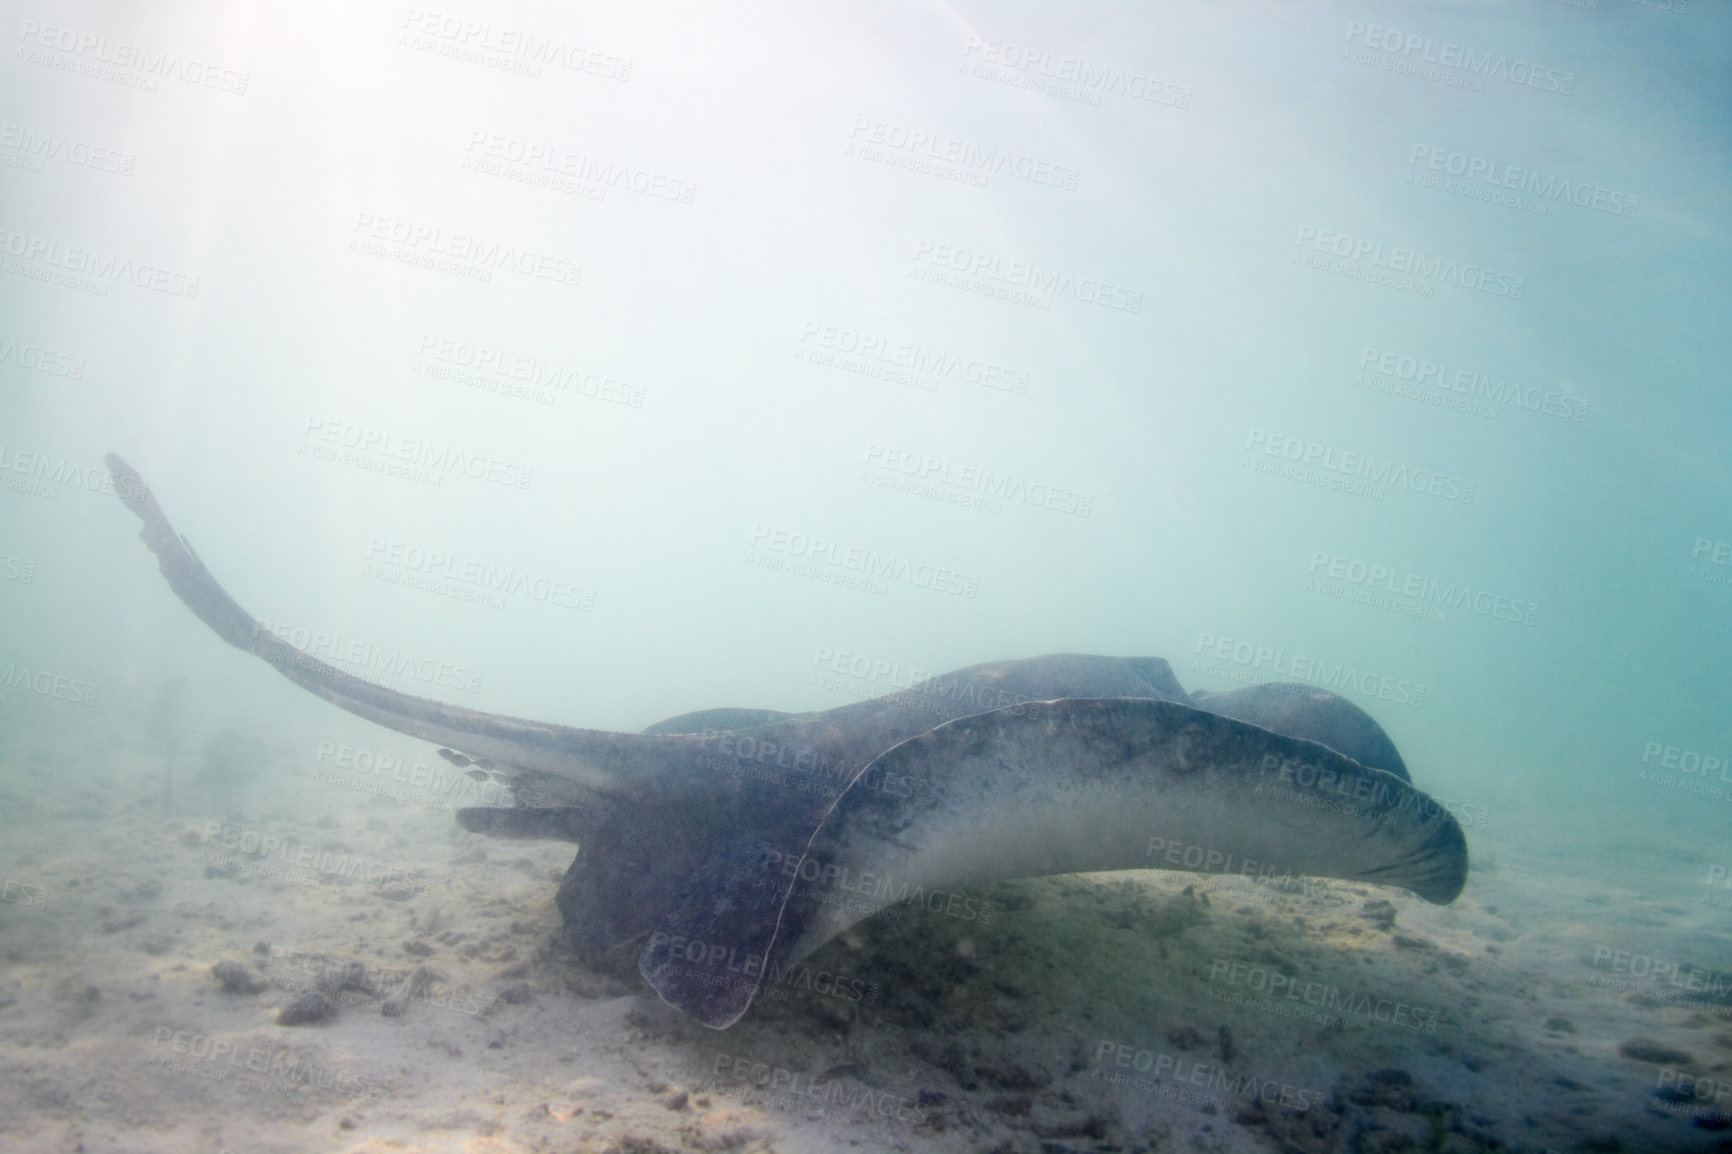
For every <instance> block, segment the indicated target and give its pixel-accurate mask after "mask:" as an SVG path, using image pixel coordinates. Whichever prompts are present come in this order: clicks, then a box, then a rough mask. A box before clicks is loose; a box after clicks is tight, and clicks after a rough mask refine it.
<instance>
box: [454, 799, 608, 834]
mask: <svg viewBox="0 0 1732 1154" xmlns="http://www.w3.org/2000/svg"><path fill="white" fill-rule="evenodd" d="M588 812H589V811H588V810H586V809H584V808H583V807H582V806H575V805H564V806H549V807H547V808H545V809H506V808H504V807H502V806H472V807H470V808H468V809H460V810H458V811H457V824H458V825H460V826H462V827H463V828H464V829H466V830H468V831H469V832H470V833H484V834H489V835H491V836H493V837H504V838H516V839H518V840H539V841H569V842H574V843H576V842H582V841H583V840H584V834H585V832H586V831H585V828H584V818H585V816H586V815H587V814H588Z"/></svg>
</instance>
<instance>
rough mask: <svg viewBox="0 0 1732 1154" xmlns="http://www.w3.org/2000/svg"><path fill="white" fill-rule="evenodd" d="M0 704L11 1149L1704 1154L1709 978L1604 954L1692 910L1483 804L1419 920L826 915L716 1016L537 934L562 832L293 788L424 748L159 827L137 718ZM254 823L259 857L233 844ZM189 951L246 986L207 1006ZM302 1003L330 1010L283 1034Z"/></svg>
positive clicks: (1153, 904)
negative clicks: (1481, 817)
mask: <svg viewBox="0 0 1732 1154" xmlns="http://www.w3.org/2000/svg"><path fill="white" fill-rule="evenodd" d="M319 708H323V707H322V706H319ZM5 709H6V715H5V724H6V730H5V733H6V736H5V738H4V741H3V742H0V890H3V891H4V897H5V900H4V901H0V1148H4V1149H6V1150H17V1151H89V1152H92V1154H94V1152H108V1151H171V1150H172V1151H187V1150H196V1151H244V1152H252V1151H260V1152H284V1154H286V1152H290V1151H355V1152H369V1154H371V1152H384V1151H470V1152H492V1151H499V1152H504V1151H520V1150H521V1151H531V1150H533V1151H543V1150H545V1151H620V1152H637V1154H643V1152H656V1151H663V1150H682V1151H683V1150H708V1151H804V1150H906V1151H924V1150H933V1151H963V1150H999V1151H1030V1152H1033V1151H1136V1150H1209V1151H1240V1150H1245V1151H1251V1150H1256V1151H1265V1150H1283V1151H1324V1150H1356V1151H1396V1150H1402V1151H1406V1150H1413V1151H1421V1150H1427V1151H1465V1150H1533V1151H1544V1150H1558V1151H1613V1150H1623V1151H1642V1150H1719V1149H1732V1129H1720V1128H1719V1127H1720V1126H1721V1125H1722V1122H1721V1120H1720V1119H1718V1118H1717V1117H1716V1116H1715V1115H1714V1114H1713V1113H1712V1112H1711V1110H1710V1109H1709V1108H1708V1106H1707V1105H1705V1104H1704V1101H1705V1100H1711V1099H1712V1098H1713V1097H1715V1095H1717V1094H1718V1095H1719V1096H1720V1102H1721V1104H1722V1106H1723V1107H1725V1108H1728V1109H1732V1091H1729V1090H1726V1089H1725V1084H1726V1083H1729V1082H1732V997H1729V996H1727V995H1726V994H1725V993H1720V994H1716V993H1714V991H1713V990H1712V989H1709V990H1704V991H1692V990H1690V989H1688V988H1687V987H1684V986H1679V985H1675V984H1673V983H1672V982H1670V981H1665V982H1661V983H1659V984H1655V983H1653V982H1646V983H1644V982H1641V981H1638V980H1636V979H1635V978H1634V977H1632V976H1631V975H1630V974H1629V973H1625V972H1622V971H1627V970H1630V969H1632V968H1634V969H1639V970H1642V971H1643V972H1644V973H1647V972H1648V971H1649V969H1650V967H1652V966H1653V965H1654V964H1655V963H1656V962H1657V963H1659V964H1660V965H1661V966H1662V967H1664V966H1665V965H1668V964H1672V965H1675V966H1676V967H1677V971H1678V972H1679V973H1681V974H1685V975H1694V976H1695V977H1696V978H1697V979H1699V978H1700V977H1701V973H1702V971H1705V970H1711V969H1712V968H1713V967H1714V966H1715V964H1716V961H1717V960H1719V961H1720V962H1723V961H1724V959H1727V958H1728V957H1732V950H1728V948H1727V945H1728V941H1729V938H1728V935H1726V933H1725V932H1724V929H1723V927H1724V926H1725V925H1726V923H1727V919H1728V911H1727V910H1726V909H1724V908H1721V907H1718V906H1716V905H1714V904H1712V901H1711V900H1709V899H1711V896H1712V895H1711V894H1709V893H1707V892H1702V893H1696V892H1693V891H1692V890H1691V889H1690V888H1689V887H1688V886H1687V885H1683V884H1680V885H1676V886H1674V887H1673V889H1672V890H1671V891H1666V890H1664V888H1663V887H1662V889H1661V891H1660V892H1675V894H1676V897H1674V898H1670V899H1661V900H1656V899H1655V898H1654V897H1652V896H1643V895H1651V894H1652V893H1653V892H1655V889H1654V887H1653V886H1647V885H1644V886H1641V887H1636V886H1634V885H1630V884H1621V883H1620V880H1619V879H1620V878H1621V877H1622V878H1628V877H1629V876H1631V875H1630V874H1629V873H1628V870H1627V869H1626V870H1625V872H1624V873H1622V874H1620V873H1618V872H1615V871H1606V872H1605V874H1604V876H1596V872H1595V870H1594V868H1593V861H1594V854H1593V853H1592V852H1590V851H1589V850H1586V849H1571V848H1570V847H1569V846H1568V845H1564V844H1563V843H1557V844H1556V845H1552V846H1551V848H1542V847H1543V846H1545V845H1547V844H1548V843H1544V842H1541V841H1537V840H1536V839H1535V838H1533V837H1525V836H1523V832H1522V829H1521V826H1522V823H1523V820H1524V819H1523V817H1522V815H1521V813H1520V812H1519V811H1517V810H1516V809H1514V808H1512V807H1511V806H1502V807H1500V806H1496V805H1494V806H1493V807H1492V808H1491V816H1492V819H1491V820H1490V821H1488V822H1487V823H1486V828H1485V829H1483V830H1479V829H1470V830H1469V838H1470V844H1471V845H1472V847H1473V852H1474V871H1473V874H1472V876H1471V878H1470V880H1469V883H1468V886H1467V890H1466V892H1465V893H1464V894H1463V895H1462V897H1461V898H1460V899H1459V900H1457V901H1456V902H1455V903H1454V904H1452V905H1450V906H1448V907H1435V906H1429V905H1427V904H1426V903H1424V902H1422V901H1420V900H1419V899H1417V898H1415V897H1412V896H1411V895H1408V894H1405V893H1402V892H1397V891H1391V890H1382V889H1378V888H1376V887H1370V886H1361V885H1350V884H1344V883H1340V882H1318V883H1314V884H1307V885H1293V886H1280V885H1273V884H1258V883H1253V882H1249V881H1245V880H1242V879H1234V878H1226V877H1205V876H1200V875H1195V874H1184V873H1169V872H1155V871H1140V872H1134V873H1121V874H1104V875H1090V876H1084V877H1066V878H1049V879H1040V880H1034V881H1018V882H1009V883H1004V884H1001V885H997V886H993V887H990V888H987V889H983V890H980V891H978V892H976V893H975V894H974V895H972V896H973V897H974V898H975V899H977V900H976V904H974V905H972V906H965V907H962V908H961V909H959V910H958V911H957V912H954V913H951V912H932V911H913V910H903V911H900V912H899V913H898V914H897V915H896V916H892V917H882V918H879V919H876V920H874V921H871V922H867V923H864V924H862V925H860V926H858V927H856V929H855V930H854V931H852V932H850V933H849V934H847V935H845V936H844V937H843V938H842V939H839V940H838V941H835V942H832V943H831V944H830V945H828V946H826V947H825V948H824V949H823V950H822V951H821V952H820V953H819V954H817V955H814V956H813V957H812V958H811V959H809V962H808V965H807V967H806V968H804V969H803V970H798V971H796V972H795V974H794V976H793V978H792V979H791V980H790V981H788V982H787V983H785V984H784V985H783V986H781V987H778V988H777V989H776V990H775V991H774V992H773V993H772V994H771V995H770V996H768V997H764V998H761V999H760V1001H759V1002H758V1004H757V1006H756V1007H754V1009H753V1011H752V1012H751V1013H750V1014H749V1015H748V1016H747V1017H746V1018H745V1019H744V1020H743V1021H742V1022H741V1023H740V1024H738V1025H737V1026H735V1027H734V1028H732V1029H730V1030H727V1031H720V1032H718V1031H711V1030H707V1029H704V1028H702V1027H700V1026H698V1025H697V1024H695V1023H694V1022H692V1021H691V1020H689V1019H687V1018H684V1017H682V1016H681V1015H679V1014H678V1013H676V1012H674V1011H673V1010H671V1009H669V1008H668V1007H666V1006H665V1005H663V1004H662V1003H661V1002H660V1000H659V999H657V998H656V996H655V995H654V994H653V993H651V992H650V991H649V990H648V988H647V987H645V986H644V985H643V984H642V983H641V981H640V980H639V979H638V977H637V975H636V972H635V967H634V962H635V957H634V956H632V955H630V954H629V953H624V954H622V955H621V956H620V957H619V958H617V959H615V960H614V962H613V963H612V964H610V965H608V966H606V967H605V970H604V971H602V972H598V971H597V970H593V969H589V968H585V967H584V966H582V965H579V964H578V963H577V962H576V961H575V960H574V958H573V957H572V956H571V954H570V953H569V952H568V951H567V950H566V949H565V948H564V946H563V945H562V944H561V942H560V940H559V936H558V931H559V914H558V911H557V910H556V909H555V906H554V893H555V888H556V884H557V879H558V878H559V876H560V875H561V874H562V873H563V871H564V869H565V867H566V866H567V865H568V864H569V862H570V860H571V856H572V851H571V848H570V847H569V846H566V845H562V844H556V843H544V842H515V841H500V840H494V839H488V838H483V837H478V836H475V835H471V834H468V833H466V832H464V831H463V830H461V829H460V828H459V827H458V826H457V825H456V824H455V822H454V821H453V820H452V818H451V816H450V813H449V811H448V810H447V809H445V808H444V806H445V805H446V804H447V803H449V802H451V801H452V800H453V796H454V795H452V794H451V793H450V792H445V793H443V794H440V793H433V794H429V793H427V792H426V791H425V790H424V789H423V790H422V791H420V792H419V793H418V794H417V793H416V791H414V790H413V789H411V790H410V796H402V797H392V796H383V795H379V794H376V793H370V792H367V791H366V789H365V788H364V787H365V786H366V785H367V783H368V781H369V780H370V779H369V778H368V777H367V776H366V775H364V774H363V775H358V776H355V777H353V778H352V779H351V780H350V781H349V782H347V783H343V782H335V783H334V782H329V781H323V782H322V781H318V780H316V779H315V771H319V770H321V769H331V768H333V767H332V766H331V765H330V764H328V763H327V764H324V765H321V764H320V762H319V761H318V760H316V759H317V751H318V749H319V748H320V744H321V743H322V742H330V743H333V744H339V745H340V744H342V743H345V742H354V743H355V744H356V745H357V746H358V747H360V748H367V749H374V750H391V751H395V752H396V753H397V754H400V755H401V757H402V759H403V763H404V765H405V769H404V771H403V774H402V776H404V777H407V778H410V779H413V778H414V776H415V774H416V773H417V772H418V771H417V770H416V768H415V767H416V766H418V765H426V766H443V764H444V763H442V762H439V761H438V759H437V758H435V757H434V756H432V750H431V748H430V747H427V746H425V745H423V744H421V743H417V742H413V741H409V740H407V739H403V738H398V737H395V736H394V735H389V734H383V733H382V731H380V730H378V729H376V728H374V727H371V726H367V725H365V724H363V723H359V722H354V721H351V720H349V719H346V718H345V719H343V720H341V721H338V722H327V723H325V724H322V725H320V726H319V727H318V729H317V732H316V735H308V734H307V733H306V732H304V731H302V730H299V729H297V728H296V726H295V725H294V724H293V722H292V721H290V722H288V723H284V724H281V725H278V726H277V727H276V728H268V727H267V728H265V729H262V730H260V731H259V732H260V734H261V735H262V736H261V740H262V742H263V745H262V746H260V747H259V748H258V750H257V760H258V763H259V764H258V766H257V774H256V776H254V777H253V778H252V779H251V780H240V781H229V782H224V783H211V782H204V783H195V782H194V781H192V780H191V778H192V776H193V775H194V773H196V771H197V768H198V760H197V757H196V749H193V750H190V751H189V752H188V753H186V754H183V755H182V757H181V759H180V765H181V772H180V774H179V783H180V788H179V789H178V790H177V791H176V795H175V798H174V800H173V803H172V806H173V807H172V810H168V811H165V799H164V797H163V793H162V785H163V783H162V778H161V769H162V758H161V757H160V756H159V755H157V754H155V753H152V752H150V751H148V750H147V749H146V748H145V747H144V744H143V742H142V741H141V740H140V739H139V737H138V736H137V733H136V731H135V729H131V730H129V729H128V728H126V727H125V726H123V725H122V724H120V723H119V722H118V721H109V722H107V723H106V724H105V723H104V722H103V721H102V717H103V715H100V714H98V715H96V716H95V717H93V718H92V719H91V720H90V721H88V722H86V721H83V720H82V719H81V718H80V717H78V716H76V715H74V716H69V715H68V711H67V707H66V706H65V705H64V703H60V702H52V701H48V700H46V699H43V700H37V699H34V698H28V699H25V700H13V701H11V702H9V703H7V704H6V706H5ZM339 772H341V771H339ZM376 776H378V775H377V774H375V777H376ZM1416 776H1417V777H1418V780H1419V784H1421V785H1422V786H1424V785H1428V784H1430V785H1435V782H1432V781H1428V780H1427V779H1426V776H1425V774H1424V773H1423V772H1421V773H1419V774H1417V775H1416ZM219 786H220V787H219ZM1552 820H1553V821H1554V822H1556V823H1557V824H1558V825H1559V827H1560V828H1564V829H1569V828H1571V818H1570V816H1569V815H1568V814H1557V813H1554V814H1553V816H1552ZM266 839H275V842H276V843H277V844H279V845H280V846H282V847H286V848H280V849H279V848H273V849H272V850H271V851H270V852H268V853H259V852H252V853H248V852H245V851H246V850H248V849H255V850H256V847H257V846H261V845H263V844H265V841H266ZM225 843H226V844H225ZM357 862H360V863H363V864H362V865H360V866H356V865H355V863H357ZM304 863H310V864H304ZM345 871H346V872H347V873H348V874H350V875H353V874H356V873H357V872H367V873H371V874H373V875H375V880H367V879H365V878H363V877H357V876H344V873H345ZM1693 872H1694V867H1693V866H1690V867H1687V868H1686V867H1677V868H1675V869H1672V870H1670V871H1669V872H1668V871H1667V870H1665V869H1662V870H1661V875H1662V876H1673V877H1681V876H1684V875H1686V874H1688V873H1693ZM1697 888H1698V889H1700V887H1697ZM1632 947H1634V949H1632ZM1615 949H1627V950H1632V957H1631V959H1629V960H1620V959H1619V957H1618V956H1615V955H1614V956H1612V957H1608V956H1606V955H1607V954H1608V953H1610V952H1611V951H1613V950H1615ZM1637 950H1640V951H1643V952H1642V953H1640V955H1639V956H1637V955H1636V953H1635V951H1637ZM222 962H231V963H236V964H237V966H238V968H235V967H230V968H229V970H230V971H232V973H233V974H236V975H239V976H238V977H236V978H234V979H233V980H232V982H231V984H233V985H235V986H238V987H245V986H248V985H254V984H256V985H259V986H261V987H262V988H260V989H259V990H258V991H257V992H250V993H249V992H238V991H237V992H231V991H228V990H225V989H224V988H223V987H222V985H221V984H219V981H218V980H217V978H216V977H215V976H214V975H213V969H214V968H215V967H216V966H217V965H218V964H219V963H222ZM356 963H359V964H358V965H356ZM1722 968H1724V966H1722ZM1666 972H1667V971H1665V970H1664V969H1662V970H1661V973H1662V974H1665V973H1666ZM1272 974H1279V975H1281V980H1282V981H1286V982H1288V983H1289V985H1288V987H1287V989H1283V990H1281V991H1279V992H1277V993H1275V994H1273V995H1272V994H1271V990H1270V988H1269V985H1268V983H1269V982H1270V981H1271V977H1270V975H1272ZM319 988H322V989H324V990H325V991H327V992H328V993H330V994H331V995H332V997H333V1000H334V1001H335V1003H336V1005H337V1012H336V1015H335V1017H334V1018H332V1019H330V1020H327V1021H324V1022H321V1023H315V1024H303V1025H297V1026H286V1025H281V1024H279V1023H278V1020H277V1017H278V1012H279V1011H280V1010H281V1009H282V1008H283V1007H284V1006H286V1005H288V1004H289V1003H290V1002H292V1001H295V1000H296V999H297V998H300V997H302V996H303V995H304V994H305V993H306V992H307V991H308V990H309V989H319ZM1288 990H1291V991H1292V992H1293V994H1294V996H1291V997H1289V996H1285V995H1286V994H1287V992H1288ZM1326 1003H1327V1004H1329V1005H1332V1006H1333V1007H1334V1009H1325V1008H1324V1005H1325V1004H1326Z"/></svg>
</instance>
